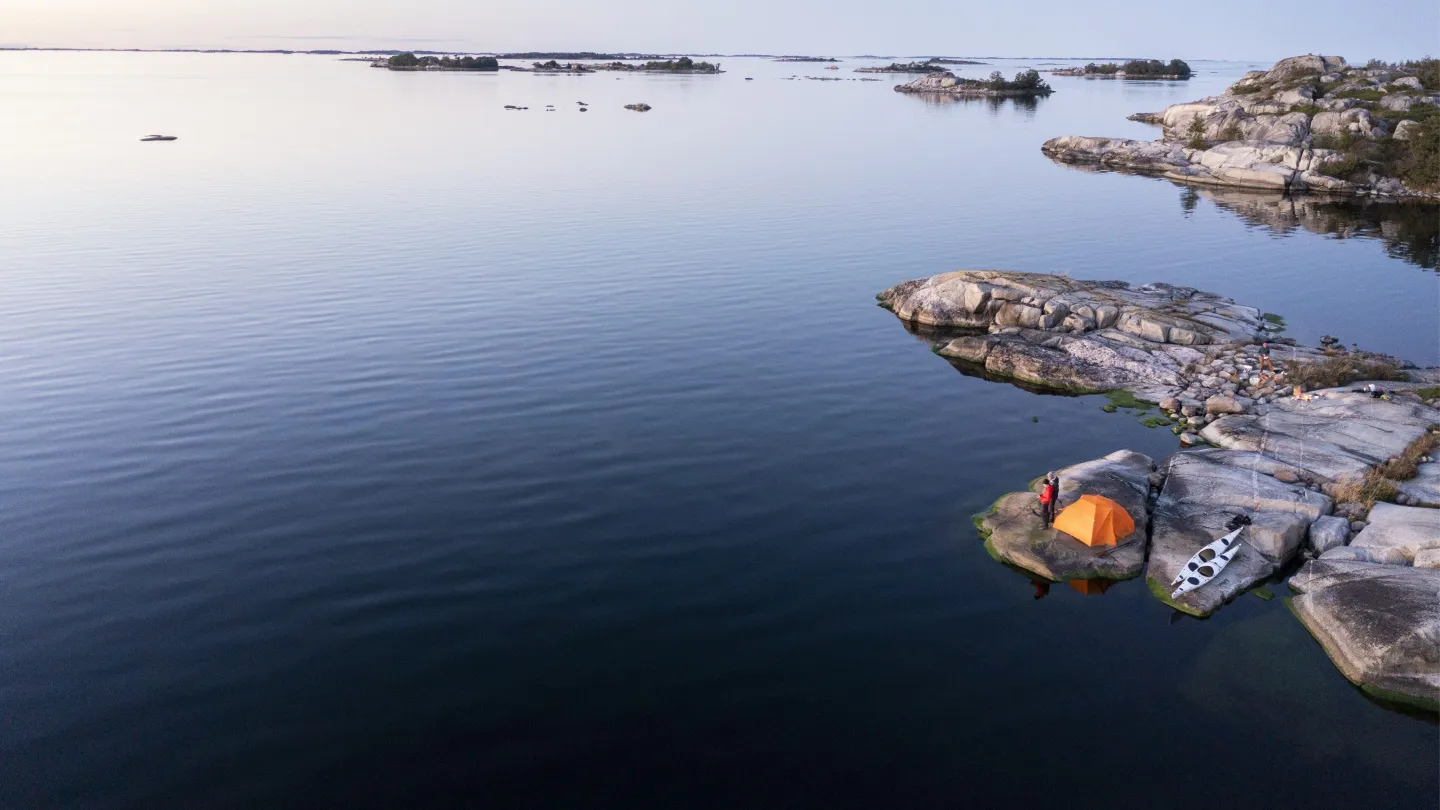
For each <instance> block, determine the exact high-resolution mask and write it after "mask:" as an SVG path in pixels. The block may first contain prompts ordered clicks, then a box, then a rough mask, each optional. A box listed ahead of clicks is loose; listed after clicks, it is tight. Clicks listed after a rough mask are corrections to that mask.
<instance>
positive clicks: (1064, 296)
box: [878, 270, 1440, 709]
mask: <svg viewBox="0 0 1440 810" xmlns="http://www.w3.org/2000/svg"><path fill="white" fill-rule="evenodd" d="M878 298H879V300H880V302H881V304H882V306H885V307H887V308H888V309H890V310H891V311H892V312H894V313H895V314H896V316H897V317H899V318H900V319H902V320H903V321H905V322H906V323H907V324H910V325H918V326H922V327H926V328H930V329H936V330H941V331H939V332H936V334H935V343H934V346H935V350H936V351H937V353H939V354H941V355H944V356H947V357H950V358H953V359H958V360H960V361H963V362H967V363H972V364H975V365H977V366H979V367H982V368H983V369H984V370H985V371H986V372H987V373H988V374H989V375H992V376H997V377H1001V378H1007V379H1014V380H1019V381H1023V382H1026V383H1029V384H1034V385H1039V386H1045V387H1051V388H1061V389H1066V390H1070V391H1103V390H1112V389H1124V390H1127V391H1131V392H1134V393H1135V394H1136V395H1138V396H1141V397H1144V398H1146V399H1151V400H1154V401H1156V402H1158V403H1159V404H1160V406H1161V409H1162V410H1163V411H1165V412H1166V413H1167V414H1168V415H1169V418H1170V419H1172V420H1174V421H1175V422H1176V423H1177V424H1176V426H1175V430H1176V431H1177V432H1179V433H1180V434H1181V444H1182V448H1181V449H1180V450H1178V451H1177V452H1176V453H1175V454H1173V455H1172V456H1170V457H1169V458H1167V459H1163V460H1160V461H1158V462H1157V461H1155V460H1153V459H1151V458H1149V457H1147V456H1144V455H1142V454H1140V453H1135V452H1132V451H1127V450H1121V451H1118V452H1116V453H1112V454H1110V455H1109V456H1106V457H1104V458H1101V459H1096V460H1093V461H1088V462H1084V463H1081V464H1077V465H1073V466H1071V467H1069V468H1067V469H1064V470H1061V471H1060V479H1061V483H1062V488H1061V492H1060V501H1059V503H1060V506H1061V508H1062V509H1063V508H1064V507H1065V506H1068V505H1070V504H1071V503H1074V502H1075V501H1076V500H1077V499H1078V498H1079V497H1080V495H1082V494H1099V495H1103V496H1105V497H1108V498H1110V499H1112V500H1114V501H1115V502H1117V503H1118V504H1120V505H1121V506H1122V507H1123V508H1124V509H1125V510H1126V512H1127V513H1128V514H1129V515H1130V516H1131V517H1132V519H1133V520H1134V522H1135V527H1136V528H1135V531H1134V532H1133V533H1132V534H1131V535H1130V536H1129V537H1125V538H1120V540H1119V543H1118V544H1117V545H1116V546H1113V547H1104V548H1091V547H1090V546H1087V545H1084V544H1082V543H1080V542H1079V541H1077V540H1075V539H1073V538H1071V537H1070V536H1068V535H1065V534H1062V533H1059V532H1056V531H1055V530H1054V529H1051V528H1047V527H1046V526H1045V525H1044V522H1043V520H1042V519H1041V517H1040V515H1039V512H1038V509H1037V507H1036V503H1037V501H1036V496H1035V493H1034V492H1033V491H1028V490H1027V491H1022V492H1016V493H1011V494H1009V495H1005V496H1003V497H1001V498H1000V499H999V500H997V501H996V502H995V504H994V505H993V506H992V507H991V508H990V509H989V510H988V511H987V512H986V513H985V514H984V515H981V516H977V520H976V523H977V526H978V527H979V529H980V533H981V535H982V536H983V537H984V538H985V543H986V548H987V550H988V551H989V552H990V554H991V555H992V556H993V557H995V558H996V559H997V560H1000V561H1002V562H1005V563H1007V564H1009V565H1013V566H1016V567H1018V568H1021V569H1023V570H1025V571H1027V572H1030V573H1031V574H1033V575H1034V576H1037V577H1041V578H1044V579H1047V580H1053V581H1061V580H1093V579H1099V580H1124V579H1132V578H1135V577H1139V576H1141V575H1142V574H1143V575H1144V576H1145V578H1146V583H1147V586H1148V587H1149V589H1150V591H1151V593H1153V594H1154V595H1155V597H1156V598H1157V599H1159V600H1160V601H1162V602H1164V603H1165V604H1167V605H1170V606H1171V607H1173V608H1175V609H1176V610H1179V611H1181V612H1184V613H1188V614H1191V615H1194V616H1199V617H1203V616H1208V615H1211V614H1213V613H1215V612H1216V611H1218V610H1220V609H1221V608H1222V607H1223V606H1224V605H1225V604H1226V603H1227V602H1228V601H1230V600H1231V599H1234V598H1235V597H1236V596H1238V595H1240V594H1242V593H1244V592H1246V591H1247V590H1250V589H1253V588H1255V587H1258V586H1260V585H1262V584H1263V583H1265V582H1266V581H1267V580H1269V579H1271V578H1273V577H1275V576H1277V575H1278V574H1280V573H1281V572H1282V571H1285V570H1289V566H1291V565H1293V564H1294V563H1295V562H1296V561H1297V560H1299V559H1301V558H1305V559H1306V562H1305V563H1304V565H1303V567H1302V568H1301V569H1300V571H1299V573H1297V574H1295V575H1294V577H1292V579H1291V583H1292V587H1293V589H1294V590H1295V591H1296V592H1297V593H1299V594H1300V595H1299V596H1297V597H1296V598H1295V599H1294V600H1293V601H1292V603H1291V605H1292V608H1293V610H1294V612H1295V614H1296V615H1297V617H1299V618H1300V620H1301V621H1302V622H1303V623H1304V625H1305V626H1306V627H1307V629H1309V631H1310V632H1311V634H1312V635H1314V636H1315V638H1316V639H1317V640H1319V642H1320V643H1321V645H1322V647H1324V649H1325V651H1326V653H1327V654H1328V655H1329V656H1330V657H1331V659H1332V660H1333V661H1335V663H1336V666H1337V667H1338V668H1339V669H1340V670H1341V672H1342V673H1344V674H1345V676H1346V677H1347V678H1349V679H1350V680H1351V681H1353V682H1355V683H1356V684H1357V685H1359V686H1360V687H1361V688H1363V689H1365V690H1366V691H1368V692H1371V693H1372V694H1374V695H1376V696H1379V697H1381V698H1384V699H1387V700H1399V701H1403V702H1408V703H1412V704H1415V705H1419V706H1422V707H1426V708H1428V709H1435V708H1436V707H1437V706H1440V703H1437V698H1440V653H1437V651H1440V644H1437V641H1440V463H1435V462H1432V461H1430V456H1429V455H1428V454H1429V453H1431V452H1437V454H1440V450H1437V448H1440V408H1437V407H1436V406H1437V405H1440V387H1437V386H1436V383H1437V382H1440V370H1437V369H1416V368H1414V367H1410V368H1409V369H1408V370H1407V371H1408V374H1409V376H1410V377H1411V378H1412V380H1411V381H1409V382H1392V381H1383V382H1381V383H1380V385H1382V386H1384V388H1385V389H1386V390H1387V391H1388V392H1389V393H1388V395H1387V398H1384V399H1380V398H1376V397H1372V396H1371V395H1369V394H1366V393H1357V392H1356V388H1357V387H1358V386H1359V385H1361V384H1363V382H1364V381H1363V380H1354V381H1351V380H1346V383H1345V385H1343V386H1342V387H1335V386H1331V387H1323V388H1320V390H1315V391H1307V392H1304V394H1303V395H1302V396H1301V397H1298V398H1297V397H1296V396H1294V395H1293V384H1292V383H1293V382H1294V381H1297V380H1304V379H1309V378H1311V377H1313V376H1314V374H1313V372H1314V371H1315V369H1317V368H1328V367H1329V366H1332V365H1335V364H1337V363H1338V364H1349V365H1347V366H1346V367H1353V368H1355V369H1357V370H1369V369H1372V368H1378V369H1399V368H1400V367H1402V366H1403V365H1405V364H1402V363H1399V362H1398V361H1394V360H1393V358H1384V357H1383V356H1377V355H1368V354H1362V353H1358V352H1356V353H1351V352H1344V351H1343V350H1335V349H1326V348H1322V349H1313V348H1306V347H1301V346H1296V345H1293V342H1292V344H1291V345H1283V344H1282V345H1281V346H1280V348H1277V350H1276V351H1275V352H1274V354H1273V355H1272V356H1273V357H1274V360H1275V365H1276V369H1277V372H1276V374H1274V375H1273V376H1270V375H1262V374H1261V373H1260V354H1259V347H1258V346H1257V345H1256V344H1257V341H1258V340H1263V339H1266V338H1267V337H1272V338H1273V331H1274V329H1273V324H1271V323H1270V320H1273V319H1270V320H1267V318H1266V317H1265V316H1264V315H1263V314H1262V313H1261V312H1260V311H1259V310H1257V309H1255V308H1253V307H1246V306H1243V305H1239V304H1237V303H1235V302H1234V301H1232V300H1231V299H1228V298H1224V297H1222V296H1219V295H1215V294H1213V293H1207V292H1202V291H1199V290H1194V289H1191V288H1185V287H1177V286H1172V285H1166V284H1151V285H1145V286H1141V287H1132V286H1131V285H1129V284H1125V283H1123V282H1097V281H1078V280H1073V279H1069V278H1065V277H1061V276H1050V275H1044V274H1037V273H1014V272H1002V271H994V270H984V271H958V272H954V273H946V274H943V275H940V276H935V277H933V278H928V279H917V280H914V281H908V282H905V283H902V284H899V285H896V286H895V287H892V288H891V289H889V290H886V291H885V292H883V293H881V294H880V295H879V296H878ZM955 330H963V332H961V333H956V332H955ZM946 331H948V332H949V334H946V333H945V332H946ZM1312 364H1320V365H1318V366H1313V365H1312ZM1402 462H1404V463H1403V464H1402ZM1404 464H1409V469H1408V470H1406V469H1404ZM1397 470H1399V472H1397ZM1388 475H1395V476H1398V477H1399V478H1400V479H1401V480H1397V481H1390V480H1389V479H1388V478H1386V477H1385V476H1388ZM1387 487H1388V489H1387ZM1387 498H1388V500H1390V501H1396V502H1387ZM1432 507H1434V508H1432ZM1235 515H1245V516H1246V517H1248V518H1249V519H1250V521H1251V524H1250V526H1249V527H1248V528H1247V529H1246V531H1245V532H1244V533H1243V534H1242V537H1241V539H1242V540H1243V541H1244V545H1243V546H1242V547H1241V549H1240V551H1239V553H1238V554H1237V555H1236V557H1235V559H1234V561H1233V562H1231V563H1230V565H1229V566H1228V567H1227V568H1225V570H1224V571H1223V572H1221V574H1220V575H1219V576H1217V577H1216V578H1215V579H1214V580H1212V581H1211V582H1210V583H1208V584H1207V585H1205V586H1204V587H1201V588H1197V589H1196V590H1193V591H1190V592H1189V593H1186V594H1184V595H1182V596H1180V597H1179V598H1177V599H1172V598H1171V595H1170V592H1171V587H1170V583H1171V581H1172V579H1173V578H1174V577H1175V575H1176V574H1177V573H1178V572H1179V571H1180V570H1181V567H1182V566H1183V565H1184V564H1185V563H1186V562H1187V561H1188V560H1189V559H1190V556H1191V555H1192V554H1194V553H1195V552H1196V551H1198V550H1199V549H1200V548H1201V547H1202V546H1204V545H1205V544H1207V543H1209V542H1210V541H1211V540H1214V539H1215V538H1216V537H1219V536H1220V535H1222V534H1224V533H1225V532H1226V523H1227V522H1228V521H1229V520H1230V519H1231V518H1232V517H1234V516H1235Z"/></svg>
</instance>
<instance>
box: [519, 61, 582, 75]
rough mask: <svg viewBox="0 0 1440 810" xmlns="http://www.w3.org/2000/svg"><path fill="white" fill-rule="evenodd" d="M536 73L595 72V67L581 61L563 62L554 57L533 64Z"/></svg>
mask: <svg viewBox="0 0 1440 810" xmlns="http://www.w3.org/2000/svg"><path fill="white" fill-rule="evenodd" d="M532 69H533V71H534V72H535V73H594V72H595V68H593V67H590V66H589V65H585V64H581V63H580V62H566V63H564V64H561V63H559V62H557V61H555V60H554V59H551V60H550V61H549V62H536V63H534V65H533V66H532Z"/></svg>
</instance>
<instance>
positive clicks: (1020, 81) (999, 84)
mask: <svg viewBox="0 0 1440 810" xmlns="http://www.w3.org/2000/svg"><path fill="white" fill-rule="evenodd" d="M895 92H897V93H916V94H920V95H934V96H990V97H1007V96H1008V97H1016V98H1033V97H1035V96H1048V95H1050V94H1051V93H1053V92H1055V91H1054V89H1053V88H1051V87H1050V85H1048V84H1046V83H1045V81H1044V80H1043V79H1041V78H1040V73H1039V71H1035V70H1022V71H1020V72H1019V73H1017V74H1015V78H1014V79H1013V80H1009V79H1006V78H1005V76H1004V75H1003V74H1002V73H1001V72H1000V71H998V70H997V71H995V72H994V73H991V74H990V78H988V79H961V78H958V77H957V76H956V75H955V74H954V73H951V72H950V71H948V70H941V71H936V72H934V73H931V74H930V75H928V76H924V77H922V78H919V79H916V80H915V81H913V82H909V83H907V84H901V85H896V87H895Z"/></svg>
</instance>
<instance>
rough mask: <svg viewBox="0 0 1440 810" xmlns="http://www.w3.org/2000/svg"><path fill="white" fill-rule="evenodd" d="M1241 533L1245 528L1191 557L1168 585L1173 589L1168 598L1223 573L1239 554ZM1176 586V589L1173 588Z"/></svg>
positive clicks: (1192, 588) (1188, 590) (1187, 591)
mask: <svg viewBox="0 0 1440 810" xmlns="http://www.w3.org/2000/svg"><path fill="white" fill-rule="evenodd" d="M1243 531H1245V527H1244V526H1241V527H1240V528H1238V529H1236V530H1235V531H1233V532H1230V533H1229V534H1227V535H1225V536H1224V537H1222V538H1220V539H1219V540H1216V541H1215V542H1213V543H1211V544H1210V545H1208V546H1206V547H1204V548H1202V549H1200V550H1199V551H1197V552H1196V553H1195V556H1194V557H1191V558H1190V561H1189V562H1187V563H1185V565H1184V567H1182V568H1181V569H1180V573H1178V574H1176V575H1175V579H1174V581H1172V582H1171V583H1170V586H1171V587H1172V588H1175V592H1174V593H1172V594H1170V598H1171V599H1176V598H1179V596H1180V594H1182V593H1189V592H1190V591H1193V590H1195V589H1196V588H1198V587H1200V586H1201V585H1204V584H1205V583H1207V582H1209V581H1210V580H1212V579H1214V578H1215V577H1218V576H1220V572H1221V571H1224V570H1225V566H1227V565H1229V564H1230V561H1231V560H1233V559H1235V555H1236V554H1238V553H1239V552H1240V546H1241V543H1240V532H1243ZM1177 585H1178V586H1179V587H1178V588H1176V587H1175V586H1177Z"/></svg>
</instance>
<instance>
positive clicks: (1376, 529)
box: [1350, 503, 1440, 565]
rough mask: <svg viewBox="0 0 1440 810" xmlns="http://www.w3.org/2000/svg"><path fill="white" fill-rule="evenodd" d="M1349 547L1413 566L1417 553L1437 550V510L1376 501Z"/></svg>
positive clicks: (1439, 520) (1439, 524)
mask: <svg viewBox="0 0 1440 810" xmlns="http://www.w3.org/2000/svg"><path fill="white" fill-rule="evenodd" d="M1350 548H1352V549H1363V550H1365V551H1366V552H1369V553H1370V554H1371V555H1373V556H1375V557H1377V558H1380V559H1383V558H1385V557H1389V558H1390V559H1391V560H1392V561H1393V562H1395V563H1396V564H1402V565H1413V564H1414V563H1415V557H1416V555H1417V554H1419V553H1420V552H1422V551H1426V550H1429V549H1440V509H1425V508H1422V507H1418V506H1396V505H1395V504H1393V503H1377V504H1375V507H1374V508H1373V509H1371V510H1370V518H1369V525H1368V526H1366V527H1365V528H1364V529H1363V530H1362V531H1361V532H1360V533H1359V534H1357V535H1355V539H1354V540H1352V541H1351V542H1350ZM1387 552H1388V554H1387ZM1402 560H1403V562H1401V561H1402Z"/></svg>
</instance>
